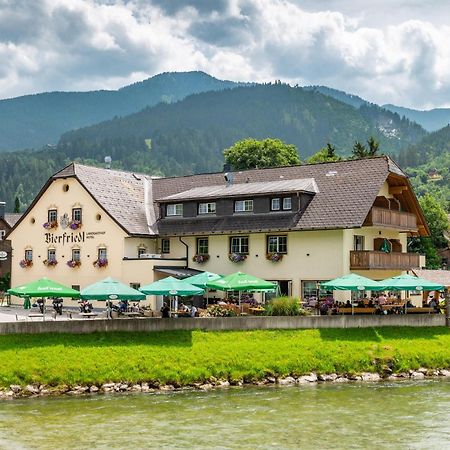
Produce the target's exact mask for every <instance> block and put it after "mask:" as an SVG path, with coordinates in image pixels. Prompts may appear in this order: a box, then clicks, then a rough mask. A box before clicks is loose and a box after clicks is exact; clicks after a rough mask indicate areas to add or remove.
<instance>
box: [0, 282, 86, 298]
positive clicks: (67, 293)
mask: <svg viewBox="0 0 450 450" xmlns="http://www.w3.org/2000/svg"><path fill="white" fill-rule="evenodd" d="M8 294H11V295H16V296H18V297H24V296H28V297H72V298H78V297H79V296H80V293H79V292H78V291H76V290H75V289H72V288H70V287H67V286H64V285H63V284H59V283H56V282H55V281H52V280H49V279H48V278H40V279H39V280H36V281H32V282H31V283H28V284H23V285H22V286H17V287H15V288H11V289H8Z"/></svg>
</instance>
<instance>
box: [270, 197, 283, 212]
mask: <svg viewBox="0 0 450 450" xmlns="http://www.w3.org/2000/svg"><path fill="white" fill-rule="evenodd" d="M280 208H281V206H280V199H279V198H273V199H272V202H271V204H270V209H271V210H272V211H279V210H280Z"/></svg>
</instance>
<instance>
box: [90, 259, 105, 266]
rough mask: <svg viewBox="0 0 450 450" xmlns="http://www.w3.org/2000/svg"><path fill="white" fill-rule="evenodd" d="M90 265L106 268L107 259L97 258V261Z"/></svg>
mask: <svg viewBox="0 0 450 450" xmlns="http://www.w3.org/2000/svg"><path fill="white" fill-rule="evenodd" d="M92 265H93V266H94V267H100V268H101V267H106V266H107V265H108V260H107V259H103V258H99V259H97V260H96V261H94V262H93V263H92Z"/></svg>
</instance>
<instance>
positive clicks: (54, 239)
mask: <svg viewBox="0 0 450 450" xmlns="http://www.w3.org/2000/svg"><path fill="white" fill-rule="evenodd" d="M104 234H106V232H105V231H78V232H75V233H67V232H64V233H61V234H55V233H45V243H46V244H62V245H65V244H81V243H83V242H86V240H87V239H95V237H96V236H99V235H100V236H101V235H104Z"/></svg>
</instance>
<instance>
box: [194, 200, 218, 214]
mask: <svg viewBox="0 0 450 450" xmlns="http://www.w3.org/2000/svg"><path fill="white" fill-rule="evenodd" d="M198 213H199V214H215V213H216V202H211V203H199V204H198Z"/></svg>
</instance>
